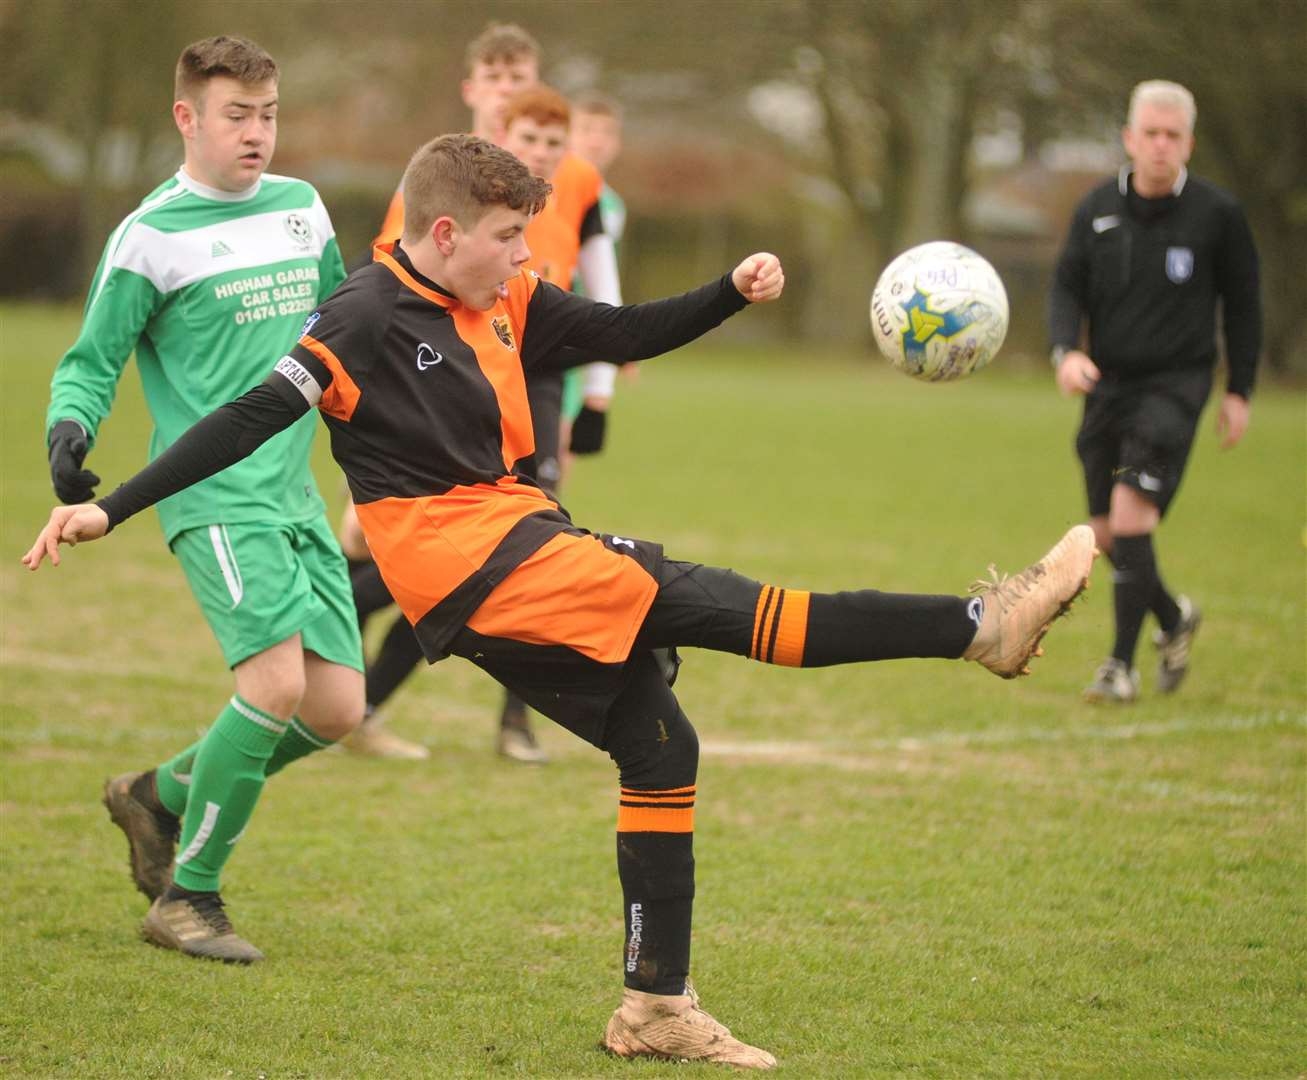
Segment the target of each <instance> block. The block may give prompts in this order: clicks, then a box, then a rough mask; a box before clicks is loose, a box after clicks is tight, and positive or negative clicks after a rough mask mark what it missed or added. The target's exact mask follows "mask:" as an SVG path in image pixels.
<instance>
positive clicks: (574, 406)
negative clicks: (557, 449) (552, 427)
mask: <svg viewBox="0 0 1307 1080" xmlns="http://www.w3.org/2000/svg"><path fill="white" fill-rule="evenodd" d="M584 402H585V368H579V367H574V368H568V369H567V370H566V371H565V372H563V419H564V420H565V421H567V423H569V424H570V423H571V422H572V421H573V420H575V419H576V414H577V413H579V412H580V411H581V405H582V404H583V403H584ZM564 449H566V447H564Z"/></svg>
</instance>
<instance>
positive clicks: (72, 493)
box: [50, 420, 100, 503]
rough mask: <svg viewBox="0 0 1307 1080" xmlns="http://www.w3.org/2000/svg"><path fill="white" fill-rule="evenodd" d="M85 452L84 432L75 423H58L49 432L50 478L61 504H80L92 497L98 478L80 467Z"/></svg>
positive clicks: (84, 458) (64, 421)
mask: <svg viewBox="0 0 1307 1080" xmlns="http://www.w3.org/2000/svg"><path fill="white" fill-rule="evenodd" d="M88 449H89V446H88V443H87V440H86V429H85V428H84V427H82V425H81V424H79V423H78V422H77V421H76V420H60V421H59V423H57V424H55V426H54V427H52V428H51V429H50V479H51V480H52V481H53V482H54V493H55V494H56V495H58V496H59V499H60V501H61V502H66V503H84V502H90V501H91V500H92V499H94V498H95V485H96V484H98V483H99V482H100V478H99V477H98V476H96V475H95V473H93V472H91V470H90V469H83V468H82V462H83V461H85V460H86V451H87V450H88Z"/></svg>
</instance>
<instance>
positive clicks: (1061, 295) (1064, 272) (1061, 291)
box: [1048, 199, 1091, 349]
mask: <svg viewBox="0 0 1307 1080" xmlns="http://www.w3.org/2000/svg"><path fill="white" fill-rule="evenodd" d="M1090 213H1091V211H1090V206H1089V200H1088V199H1086V200H1085V201H1084V202H1082V203H1081V204H1080V205H1079V206H1078V207H1077V208H1076V212H1075V216H1074V217H1073V218H1072V219H1071V228H1070V229H1069V230H1068V231H1067V238H1066V245H1065V246H1064V247H1063V248H1062V254H1061V256H1060V257H1059V258H1058V260H1057V267H1056V269H1055V270H1054V271H1053V286H1052V288H1051V289H1050V291H1049V294H1048V338H1049V344H1050V345H1052V346H1054V347H1056V346H1058V345H1062V346H1065V347H1066V348H1068V349H1078V348H1079V347H1080V324H1081V322H1082V320H1083V318H1084V315H1085V298H1086V297H1087V296H1088V295H1089V247H1088V240H1089V218H1090Z"/></svg>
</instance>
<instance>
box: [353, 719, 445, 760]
mask: <svg viewBox="0 0 1307 1080" xmlns="http://www.w3.org/2000/svg"><path fill="white" fill-rule="evenodd" d="M340 744H341V746H343V747H344V748H345V749H346V750H348V751H349V752H350V753H351V754H358V755H359V756H360V757H375V758H387V759H389V760H390V761H426V760H427V758H429V757H430V756H431V751H430V750H428V749H427V748H426V747H425V746H423V745H422V744H421V743H416V742H410V741H409V740H408V739H402V738H400V737H399V736H398V735H396V734H395V733H394V732H393V731H391V730H390V729H389V728H388V727H386V723H385V721H384V720H381V719H379V718H373V717H368V718H367V719H365V720H364V721H363V723H361V724H359V726H358V727H356V728H355V729H354V730H353V731H351V732H350V733H349V734H348V735H346V736H345V737H344V738H343V739H341V740H340Z"/></svg>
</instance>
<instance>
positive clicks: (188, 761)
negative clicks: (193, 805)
mask: <svg viewBox="0 0 1307 1080" xmlns="http://www.w3.org/2000/svg"><path fill="white" fill-rule="evenodd" d="M201 741H203V740H201ZM199 748H200V743H199V742H193V743H191V745H190V746H188V747H187V748H186V749H185V750H183V751H182V752H181V753H180V754H178V755H177V756H176V757H175V758H170V759H169V760H168V761H165V762H164V763H163V764H162V765H160V766H158V767H157V768H156V769H155V770H154V786H155V787H156V788H157V789H158V791H159V801H160V802H161V803H163V805H164V806H165V807H166V808H167V809H168V810H169V811H171V812H172V813H174V814H176V815H177V816H178V817H181V816H182V814H184V813H186V796H187V794H188V793H189V792H190V790H191V770H192V769H194V768H195V752H196V751H197V750H199Z"/></svg>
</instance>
